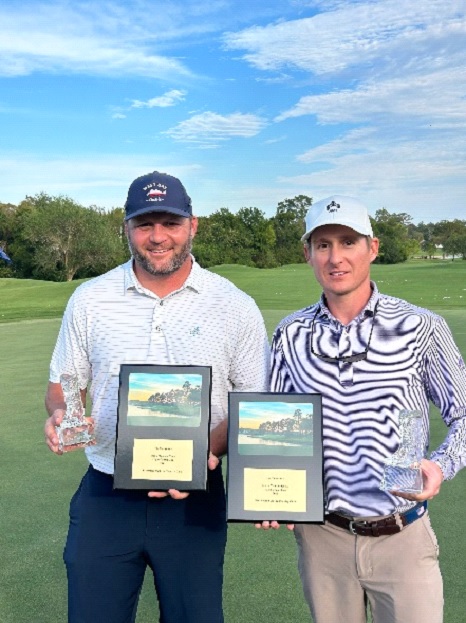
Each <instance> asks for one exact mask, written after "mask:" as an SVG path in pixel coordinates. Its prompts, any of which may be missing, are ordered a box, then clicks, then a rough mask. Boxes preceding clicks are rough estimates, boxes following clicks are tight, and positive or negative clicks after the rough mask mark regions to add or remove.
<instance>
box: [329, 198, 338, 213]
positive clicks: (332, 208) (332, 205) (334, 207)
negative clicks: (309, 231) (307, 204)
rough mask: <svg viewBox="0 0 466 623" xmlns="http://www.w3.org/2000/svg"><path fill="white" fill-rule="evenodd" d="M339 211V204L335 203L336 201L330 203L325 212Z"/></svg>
mask: <svg viewBox="0 0 466 623" xmlns="http://www.w3.org/2000/svg"><path fill="white" fill-rule="evenodd" d="M339 209H340V204H339V203H337V202H336V201H331V202H330V203H329V204H328V206H327V210H328V211H329V212H336V211H337V210H339Z"/></svg>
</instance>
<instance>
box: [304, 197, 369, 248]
mask: <svg viewBox="0 0 466 623" xmlns="http://www.w3.org/2000/svg"><path fill="white" fill-rule="evenodd" d="M305 223H306V233H305V234H304V236H303V237H302V238H301V240H302V242H306V240H308V239H309V237H310V235H311V234H312V232H313V231H314V229H316V228H317V227H320V226H321V225H346V227H351V229H354V231H357V232H358V234H362V235H363V236H370V237H371V238H373V237H374V234H373V233H372V226H371V222H370V220H369V214H368V211H367V208H366V206H365V205H364V204H363V203H361V201H359V199H354V197H345V196H343V195H332V196H331V197H327V198H326V199H321V200H320V201H317V203H314V204H312V205H311V207H310V208H309V210H308V212H307V214H306V220H305Z"/></svg>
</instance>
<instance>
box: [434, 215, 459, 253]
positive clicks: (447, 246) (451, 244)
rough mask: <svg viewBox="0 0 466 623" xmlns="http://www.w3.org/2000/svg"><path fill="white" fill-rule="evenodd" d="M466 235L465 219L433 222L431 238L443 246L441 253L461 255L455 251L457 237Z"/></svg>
mask: <svg viewBox="0 0 466 623" xmlns="http://www.w3.org/2000/svg"><path fill="white" fill-rule="evenodd" d="M462 236H466V221H462V220H460V219H454V220H452V221H445V220H444V221H439V222H438V223H435V225H434V230H433V238H434V240H435V242H436V243H437V244H441V245H442V246H443V255H444V257H445V255H453V256H455V255H462V253H461V251H457V250H456V249H457V248H458V244H459V242H458V241H459V239H460V238H461V237H462Z"/></svg>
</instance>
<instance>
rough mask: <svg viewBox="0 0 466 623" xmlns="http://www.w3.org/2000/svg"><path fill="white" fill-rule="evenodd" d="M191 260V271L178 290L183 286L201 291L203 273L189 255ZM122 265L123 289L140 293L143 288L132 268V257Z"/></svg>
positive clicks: (143, 290)
mask: <svg viewBox="0 0 466 623" xmlns="http://www.w3.org/2000/svg"><path fill="white" fill-rule="evenodd" d="M191 260H192V262H193V265H192V267H191V272H190V273H189V275H188V278H187V279H186V281H185V282H184V284H183V285H182V286H181V288H180V290H183V289H184V288H190V289H191V290H194V291H195V292H201V290H202V286H203V284H204V275H203V271H202V268H201V267H200V266H199V264H198V263H197V262H196V260H195V259H194V257H193V256H192V255H191ZM122 266H123V275H124V291H125V292H126V291H127V290H136V291H138V292H140V293H143V292H145V288H144V287H143V286H142V285H141V284H140V282H139V280H138V278H137V277H136V274H135V272H134V268H133V258H130V259H129V260H128V261H127V262H126V263H125V264H123V265H122Z"/></svg>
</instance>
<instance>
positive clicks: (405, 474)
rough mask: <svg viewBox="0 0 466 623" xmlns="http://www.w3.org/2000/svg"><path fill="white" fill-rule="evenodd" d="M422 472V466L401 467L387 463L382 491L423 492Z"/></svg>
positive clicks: (381, 486) (381, 485)
mask: <svg viewBox="0 0 466 623" xmlns="http://www.w3.org/2000/svg"><path fill="white" fill-rule="evenodd" d="M422 485H423V482H422V472H421V468H420V467H399V466H396V465H386V466H385V467H384V472H383V478H382V481H381V483H380V489H382V491H400V492H403V493H422Z"/></svg>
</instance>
